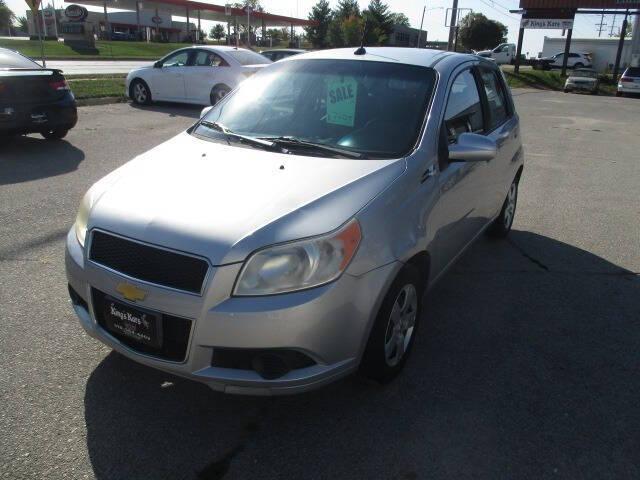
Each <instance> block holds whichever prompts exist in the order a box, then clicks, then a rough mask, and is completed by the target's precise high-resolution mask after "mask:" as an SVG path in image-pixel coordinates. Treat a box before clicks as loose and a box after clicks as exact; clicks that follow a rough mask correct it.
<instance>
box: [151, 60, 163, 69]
mask: <svg viewBox="0 0 640 480" xmlns="http://www.w3.org/2000/svg"><path fill="white" fill-rule="evenodd" d="M153 68H162V63H161V62H160V60H158V61H157V62H155V63H154V64H153Z"/></svg>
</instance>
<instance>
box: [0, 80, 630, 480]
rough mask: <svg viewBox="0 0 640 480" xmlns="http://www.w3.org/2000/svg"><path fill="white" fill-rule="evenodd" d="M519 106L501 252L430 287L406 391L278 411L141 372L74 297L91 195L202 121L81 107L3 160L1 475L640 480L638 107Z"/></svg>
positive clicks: (353, 385) (482, 250)
mask: <svg viewBox="0 0 640 480" xmlns="http://www.w3.org/2000/svg"><path fill="white" fill-rule="evenodd" d="M516 102H517V106H518V110H519V113H520V115H521V117H522V125H523V135H524V141H525V148H526V165H525V172H524V176H523V180H522V183H521V187H520V199H519V204H518V211H517V214H516V222H515V225H514V231H513V232H512V234H511V237H510V239H509V240H506V241H489V240H484V239H483V240H481V241H480V242H479V243H478V244H476V245H475V246H474V247H473V248H472V249H471V250H470V251H469V252H468V253H467V254H465V256H464V257H463V258H462V259H461V261H460V262H459V263H458V264H457V266H456V267H455V268H454V269H453V271H452V272H450V273H449V274H447V276H446V277H445V278H444V279H443V281H442V282H441V283H440V284H439V285H438V286H437V287H436V288H435V289H434V290H433V291H432V292H431V294H430V295H429V297H428V303H427V305H428V307H427V310H428V312H427V315H426V318H425V319H424V322H423V323H422V326H421V331H420V334H419V336H418V338H417V343H416V346H415V350H414V352H413V355H412V357H411V359H410V361H409V363H408V364H407V368H406V369H405V371H404V372H403V374H402V375H401V377H400V378H399V379H398V380H397V381H395V382H394V383H392V384H390V385H388V386H386V387H384V388H381V387H379V386H376V385H372V384H368V383H365V382H363V381H360V380H358V379H356V378H348V379H345V380H343V381H341V382H339V383H337V384H334V385H331V386H329V387H326V388H324V389H322V390H319V391H316V392H312V393H309V394H304V395H301V396H295V397H285V398H252V397H236V396H225V395H222V394H218V393H214V392H213V391H210V390H209V389H208V388H207V387H205V386H202V385H199V384H196V383H192V382H189V381H186V380H182V379H178V378H175V377H172V376H170V375H167V374H164V373H160V372H157V371H155V370H152V369H149V368H146V367H143V366H140V365H137V364H135V363H133V362H131V361H129V360H127V359H125V358H123V357H121V356H119V355H117V354H114V353H111V352H110V350H109V349H107V348H106V347H104V346H102V345H101V344H98V343H97V342H95V341H93V340H91V339H90V338H88V337H87V336H86V335H85V334H84V333H83V332H82V330H81V328H80V326H79V325H78V322H77V320H76V318H75V316H74V314H73V312H72V310H71V307H70V305H69V302H68V299H67V298H68V295H67V288H66V281H65V274H64V261H63V260H64V252H63V246H64V237H65V235H66V232H67V230H68V228H69V227H70V226H71V224H72V222H73V219H74V217H75V213H76V208H77V206H78V203H79V201H80V199H81V197H82V195H83V193H84V192H85V191H86V189H87V188H88V187H89V186H90V185H91V184H92V183H93V182H94V181H96V180H98V179H99V178H100V177H102V176H103V175H105V174H106V173H108V172H110V171H111V170H113V169H114V168H116V167H117V166H119V165H121V164H122V163H124V162H125V161H127V160H129V159H131V158H133V157H134V156H136V155H138V154H140V153H142V152H144V151H145V150H147V149H149V148H150V147H152V146H155V145H157V144H159V143H161V142H162V141H164V140H166V139H168V138H170V137H171V136H172V135H174V134H176V133H178V132H179V131H181V130H183V129H184V128H185V127H187V126H188V125H189V124H191V123H192V122H193V121H194V119H195V118H197V116H198V114H199V109H198V108H190V107H187V108H185V107H179V106H171V105H164V106H155V107H150V108H144V109H140V108H134V107H132V106H131V105H128V104H118V105H106V106H96V107H84V108H81V109H80V122H79V124H78V127H77V128H76V129H75V130H73V131H71V132H70V134H69V136H68V137H67V139H66V140H65V141H60V142H54V143H50V142H45V141H44V140H42V139H40V138H39V137H38V136H29V137H22V138H20V139H18V140H16V141H14V142H13V143H12V144H9V145H4V146H2V147H0V405H1V408H0V432H1V434H0V477H1V478H11V479H14V478H16V479H23V478H24V479H27V478H28V479H33V478H47V479H57V478H73V479H75V478H94V477H95V478H97V479H101V480H103V479H104V480H106V479H141V478H145V479H146V478H154V479H156V478H158V479H159V478H167V479H169V478H170V479H175V478H186V479H195V478H199V479H206V480H212V479H219V478H225V479H232V478H252V479H259V478H269V479H270V478H322V479H324V478H384V479H417V478H429V479H440V478H442V479H444V478H458V479H459V478H487V479H497V478H504V479H510V478H518V479H522V478H532V479H533V478H535V479H539V478H571V479H575V478H593V479H606V478H615V479H622V478H630V479H631V478H639V477H640V436H639V435H638V432H640V409H639V408H638V405H639V400H638V399H639V398H640V375H638V367H639V365H640V350H639V348H638V345H640V278H639V272H640V221H639V220H638V219H639V218H640V193H639V186H640V155H639V153H638V151H639V150H640V138H639V137H638V119H639V118H640V101H638V100H637V99H627V98H622V99H620V98H613V97H591V96H584V95H565V94H562V93H552V92H527V91H519V92H518V93H517V97H516ZM230 200H231V201H232V199H230ZM212 207H215V206H212Z"/></svg>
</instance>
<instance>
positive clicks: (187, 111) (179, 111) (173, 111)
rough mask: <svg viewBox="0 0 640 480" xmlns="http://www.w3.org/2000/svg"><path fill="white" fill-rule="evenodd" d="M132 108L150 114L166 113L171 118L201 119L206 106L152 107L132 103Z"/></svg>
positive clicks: (160, 103)
mask: <svg viewBox="0 0 640 480" xmlns="http://www.w3.org/2000/svg"><path fill="white" fill-rule="evenodd" d="M129 105H131V108H137V109H139V110H147V111H150V112H157V113H166V114H167V115H169V116H170V117H188V118H193V119H198V118H200V112H201V111H202V109H203V108H204V105H190V104H184V103H170V102H156V103H153V104H151V105H136V104H135V103H133V102H130V103H129Z"/></svg>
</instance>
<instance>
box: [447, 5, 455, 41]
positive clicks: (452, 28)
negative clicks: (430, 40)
mask: <svg viewBox="0 0 640 480" xmlns="http://www.w3.org/2000/svg"><path fill="white" fill-rule="evenodd" d="M457 23H458V0H453V5H451V25H450V26H449V41H448V42H447V50H448V51H451V49H452V48H453V41H454V39H455V35H456V29H457V27H458V25H457Z"/></svg>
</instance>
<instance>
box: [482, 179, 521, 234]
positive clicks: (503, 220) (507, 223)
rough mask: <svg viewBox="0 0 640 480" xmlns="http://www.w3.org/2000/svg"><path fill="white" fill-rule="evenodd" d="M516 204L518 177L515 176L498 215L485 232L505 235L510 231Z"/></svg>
mask: <svg viewBox="0 0 640 480" xmlns="http://www.w3.org/2000/svg"><path fill="white" fill-rule="evenodd" d="M517 204H518V179H517V178H516V179H515V180H514V181H513V183H512V184H511V186H510V187H509V192H508V193H507V198H505V200H504V203H503V204H502V210H500V215H498V218H496V219H495V220H494V221H493V224H491V226H490V227H489V229H488V230H487V234H488V235H489V236H491V237H506V236H507V235H508V234H509V232H510V231H511V226H512V225H513V219H514V217H515V216H516V206H517Z"/></svg>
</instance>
